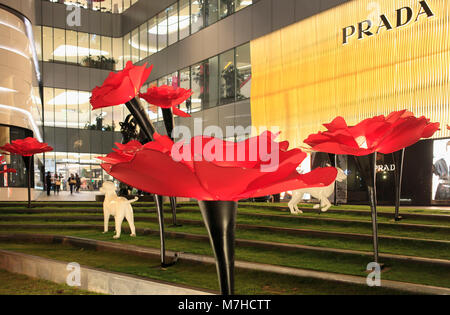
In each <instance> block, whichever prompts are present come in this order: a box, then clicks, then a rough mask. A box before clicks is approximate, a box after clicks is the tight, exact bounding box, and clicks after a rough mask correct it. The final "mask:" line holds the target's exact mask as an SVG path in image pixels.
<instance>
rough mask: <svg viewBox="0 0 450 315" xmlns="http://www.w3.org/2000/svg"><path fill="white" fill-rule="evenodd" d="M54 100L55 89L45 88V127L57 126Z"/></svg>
mask: <svg viewBox="0 0 450 315" xmlns="http://www.w3.org/2000/svg"><path fill="white" fill-rule="evenodd" d="M53 98H54V94H53V88H47V87H46V88H44V104H45V105H44V125H45V126H49V127H54V126H55V106H54V104H53V102H52V100H53Z"/></svg>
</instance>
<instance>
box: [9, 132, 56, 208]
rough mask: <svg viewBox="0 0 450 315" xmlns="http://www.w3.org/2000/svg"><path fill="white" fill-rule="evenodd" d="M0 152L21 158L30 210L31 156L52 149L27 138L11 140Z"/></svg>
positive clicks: (45, 144)
mask: <svg viewBox="0 0 450 315" xmlns="http://www.w3.org/2000/svg"><path fill="white" fill-rule="evenodd" d="M0 150H1V151H3V152H8V153H11V154H17V155H21V156H22V159H23V161H24V163H25V168H26V172H27V185H28V208H31V176H32V173H33V172H32V171H31V170H32V166H33V156H34V155H35V154H39V153H44V152H50V151H53V148H52V147H51V146H49V145H48V144H47V143H42V142H39V141H38V140H36V139H35V138H31V137H28V138H25V139H20V140H13V141H11V143H7V144H5V145H4V146H1V147H0Z"/></svg>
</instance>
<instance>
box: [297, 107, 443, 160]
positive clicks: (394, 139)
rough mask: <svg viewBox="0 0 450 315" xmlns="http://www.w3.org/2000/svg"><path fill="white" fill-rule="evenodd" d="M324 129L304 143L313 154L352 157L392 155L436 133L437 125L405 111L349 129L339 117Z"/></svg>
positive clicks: (369, 120) (367, 120)
mask: <svg viewBox="0 0 450 315" xmlns="http://www.w3.org/2000/svg"><path fill="white" fill-rule="evenodd" d="M324 126H325V127H326V128H327V129H328V130H327V131H325V132H319V133H317V134H313V135H310V136H309V137H308V138H307V139H306V140H305V141H304V142H305V143H306V144H308V145H309V146H311V148H312V150H314V151H318V152H327V153H334V154H349V155H355V156H363V155H368V154H371V153H374V152H379V153H383V154H388V153H392V152H395V151H398V150H401V149H403V148H406V147H408V146H411V145H413V144H415V143H416V142H418V141H419V140H420V139H421V138H430V137H431V136H433V134H434V133H435V132H436V131H438V130H439V123H430V120H429V119H427V118H425V117H423V116H422V117H420V118H416V117H415V116H414V115H413V114H412V113H411V112H408V111H406V110H403V111H398V112H393V113H391V114H390V115H389V116H387V117H385V116H376V117H373V118H369V119H366V120H363V121H362V122H360V123H359V124H357V125H355V126H352V127H349V126H347V123H346V122H345V120H344V118H342V117H337V118H335V119H334V120H333V121H332V122H331V123H330V124H325V125H324Z"/></svg>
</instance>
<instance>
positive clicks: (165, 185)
mask: <svg viewBox="0 0 450 315" xmlns="http://www.w3.org/2000/svg"><path fill="white" fill-rule="evenodd" d="M275 137H276V135H273V134H272V133H270V132H265V133H263V134H262V135H261V136H259V137H254V138H251V139H248V140H246V141H243V142H239V143H235V142H227V141H223V140H221V139H216V138H212V137H205V136H200V137H194V138H192V139H191V142H190V143H189V144H183V142H178V143H176V144H174V142H173V141H172V140H171V139H170V138H169V137H167V136H160V135H158V134H155V135H154V139H155V141H154V142H150V143H147V144H145V145H141V144H140V143H139V142H137V141H132V142H130V143H128V144H126V145H121V144H117V147H118V149H115V150H114V152H113V153H110V154H108V155H107V156H106V157H102V158H99V159H101V160H103V161H104V163H103V164H102V167H103V169H104V170H105V171H106V172H107V173H108V174H110V175H111V176H113V177H114V178H116V179H118V180H120V181H122V182H125V183H127V184H129V185H131V186H133V187H137V188H139V189H141V190H144V191H147V192H150V193H154V194H160V195H168V196H177V197H188V198H195V199H197V200H199V206H200V210H201V213H202V216H203V220H204V222H205V225H206V228H207V230H208V234H209V238H210V241H211V246H212V248H213V250H214V253H215V257H216V265H217V271H218V277H219V284H220V288H221V292H222V294H233V292H234V240H235V238H234V234H235V233H234V231H235V226H236V213H237V201H238V200H240V199H245V198H250V197H257V196H264V195H269V194H277V193H279V192H281V191H288V190H294V189H301V188H305V187H322V186H328V185H330V184H331V183H332V182H333V181H334V179H335V178H336V175H337V170H336V168H333V167H328V168H318V169H316V170H314V171H312V172H310V173H308V174H299V173H298V172H297V171H296V168H297V167H298V165H299V164H300V163H301V162H302V161H303V160H304V159H305V158H306V153H304V152H302V151H301V150H300V149H293V150H288V146H289V143H287V142H281V143H278V142H276V141H275ZM161 170H164V171H161Z"/></svg>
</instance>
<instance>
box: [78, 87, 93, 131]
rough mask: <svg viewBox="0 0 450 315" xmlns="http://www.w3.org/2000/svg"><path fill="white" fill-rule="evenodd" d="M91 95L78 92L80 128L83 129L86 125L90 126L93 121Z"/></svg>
mask: <svg viewBox="0 0 450 315" xmlns="http://www.w3.org/2000/svg"><path fill="white" fill-rule="evenodd" d="M90 96H91V93H89V92H85V91H78V116H79V118H78V120H79V122H78V128H80V129H83V128H85V127H86V125H89V122H90V121H91V118H90V109H91V104H90V103H89V98H90Z"/></svg>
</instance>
